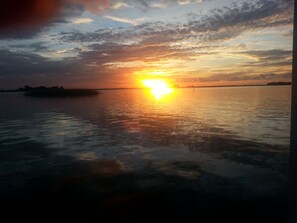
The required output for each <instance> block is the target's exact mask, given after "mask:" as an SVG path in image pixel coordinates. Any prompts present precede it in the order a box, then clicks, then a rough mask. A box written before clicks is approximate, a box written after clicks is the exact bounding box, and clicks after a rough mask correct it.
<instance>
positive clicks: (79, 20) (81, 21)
mask: <svg viewBox="0 0 297 223" xmlns="http://www.w3.org/2000/svg"><path fill="white" fill-rule="evenodd" d="M92 22H94V20H93V19H90V18H76V19H73V20H72V23H73V24H78V25H79V24H89V23H92Z"/></svg>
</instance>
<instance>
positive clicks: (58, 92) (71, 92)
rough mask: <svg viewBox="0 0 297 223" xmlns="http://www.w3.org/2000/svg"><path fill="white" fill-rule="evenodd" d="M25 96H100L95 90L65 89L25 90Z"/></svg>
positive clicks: (37, 88)
mask: <svg viewBox="0 0 297 223" xmlns="http://www.w3.org/2000/svg"><path fill="white" fill-rule="evenodd" d="M24 91H25V93H24V95H25V96H32V97H78V96H92V95H98V94H100V92H98V91H97V90H95V89H64V88H63V87H44V86H40V87H36V88H32V87H30V88H28V87H27V88H25V90H24Z"/></svg>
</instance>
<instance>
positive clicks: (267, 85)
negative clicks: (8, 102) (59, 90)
mask: <svg viewBox="0 0 297 223" xmlns="http://www.w3.org/2000/svg"><path fill="white" fill-rule="evenodd" d="M269 86H270V87H271V86H291V82H270V83H267V84H254V85H252V84H248V85H208V86H184V87H172V88H176V89H184V88H224V87H226V88H227V87H228V88H229V87H269ZM141 89H147V88H145V87H131V88H125V87H123V88H121V87H119V88H88V89H86V88H69V89H67V90H99V91H101V90H102V91H112V90H141ZM65 90H66V89H65ZM1 92H26V91H24V90H19V89H14V90H0V93H1Z"/></svg>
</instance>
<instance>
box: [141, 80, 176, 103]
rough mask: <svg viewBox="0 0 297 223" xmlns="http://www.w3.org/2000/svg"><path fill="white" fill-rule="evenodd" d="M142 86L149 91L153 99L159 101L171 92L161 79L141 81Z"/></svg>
mask: <svg viewBox="0 0 297 223" xmlns="http://www.w3.org/2000/svg"><path fill="white" fill-rule="evenodd" d="M142 84H143V85H144V86H145V87H147V88H150V89H151V92H152V94H153V95H154V97H155V98H156V99H157V100H159V99H160V98H162V97H164V96H165V95H168V94H170V93H171V92H172V91H173V90H172V88H170V87H169V84H168V83H167V82H166V81H165V80H161V79H146V80H142Z"/></svg>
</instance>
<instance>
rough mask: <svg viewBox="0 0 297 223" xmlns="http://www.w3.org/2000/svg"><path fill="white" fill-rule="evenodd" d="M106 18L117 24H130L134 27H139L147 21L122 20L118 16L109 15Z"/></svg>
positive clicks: (142, 19)
mask: <svg viewBox="0 0 297 223" xmlns="http://www.w3.org/2000/svg"><path fill="white" fill-rule="evenodd" d="M104 18H107V19H110V20H113V21H116V22H121V23H128V24H131V25H134V26H136V25H139V24H140V23H143V22H144V20H145V18H136V19H127V18H120V17H116V16H109V15H106V16H104Z"/></svg>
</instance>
